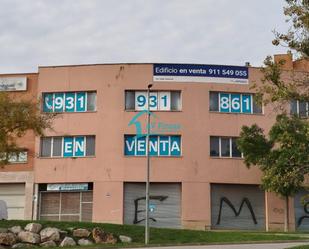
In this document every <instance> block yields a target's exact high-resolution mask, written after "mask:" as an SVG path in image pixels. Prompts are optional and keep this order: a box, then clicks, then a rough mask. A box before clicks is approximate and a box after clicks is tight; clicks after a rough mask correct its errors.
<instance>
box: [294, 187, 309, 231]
mask: <svg viewBox="0 0 309 249" xmlns="http://www.w3.org/2000/svg"><path fill="white" fill-rule="evenodd" d="M308 197H309V192H306V191H301V192H299V193H298V194H296V195H295V197H294V210H295V227H296V229H297V230H307V231H308V230H309V198H308Z"/></svg>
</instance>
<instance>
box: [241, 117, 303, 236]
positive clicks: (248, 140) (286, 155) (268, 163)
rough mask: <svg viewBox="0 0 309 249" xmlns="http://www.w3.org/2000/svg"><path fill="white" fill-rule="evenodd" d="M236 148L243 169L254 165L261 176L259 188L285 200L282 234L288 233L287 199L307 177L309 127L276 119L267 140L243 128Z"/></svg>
mask: <svg viewBox="0 0 309 249" xmlns="http://www.w3.org/2000/svg"><path fill="white" fill-rule="evenodd" d="M237 146H238V148H239V149H240V151H241V152H242V153H243V155H244V158H245V160H244V162H245V164H246V166H247V167H250V166H252V165H256V166H258V167H259V168H260V170H261V171H262V172H263V176H262V185H261V186H262V188H263V189H264V190H265V191H271V192H275V193H277V194H279V195H281V196H282V197H284V198H285V219H284V231H288V216H289V211H288V207H289V196H292V195H294V194H296V193H297V192H298V191H299V190H300V189H301V188H302V187H303V182H304V177H305V175H306V174H308V173H309V123H308V122H307V121H305V120H302V119H300V118H299V117H297V116H292V117H289V116H287V115H285V114H282V115H278V116H277V118H276V123H275V124H274V125H273V126H272V128H271V129H270V131H269V134H268V137H266V136H265V135H264V131H263V129H261V128H260V127H259V126H257V125H256V124H254V125H252V126H251V127H248V126H243V127H242V131H241V134H240V138H239V139H238V141H237Z"/></svg>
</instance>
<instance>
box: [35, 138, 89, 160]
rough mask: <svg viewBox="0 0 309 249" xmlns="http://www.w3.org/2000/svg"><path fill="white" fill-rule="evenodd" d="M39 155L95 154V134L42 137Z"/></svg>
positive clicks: (72, 155) (77, 155) (75, 155)
mask: <svg viewBox="0 0 309 249" xmlns="http://www.w3.org/2000/svg"><path fill="white" fill-rule="evenodd" d="M40 155H41V157H85V156H94V155H95V136H74V137H42V138H41V151H40Z"/></svg>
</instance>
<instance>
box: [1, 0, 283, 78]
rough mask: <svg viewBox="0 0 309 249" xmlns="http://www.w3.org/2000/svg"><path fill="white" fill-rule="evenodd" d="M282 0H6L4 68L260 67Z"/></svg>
mask: <svg viewBox="0 0 309 249" xmlns="http://www.w3.org/2000/svg"><path fill="white" fill-rule="evenodd" d="M283 3H284V1H276V0H271V1H269V0H260V1H253V0H247V1H243V0H233V1H229V0H194V1H189V0H148V1H144V0H130V1H125V0H114V1H108V0H44V1H43V0H27V1H23V0H0V7H1V8H0V20H1V22H0V58H1V60H0V73H9V72H28V71H29V72H35V71H37V66H38V65H63V64H83V63H108V62H176V63H177V62H181V63H205V64H212V63H214V64H235V65H243V64H244V63H245V61H250V62H251V63H252V64H253V65H261V63H262V61H263V58H265V56H266V55H268V54H273V53H278V52H284V51H285V50H284V49H283V48H276V47H273V46H272V45H271V40H272V38H273V34H272V33H271V31H272V30H273V29H274V28H275V27H277V28H278V29H283V30H284V29H285V28H286V24H285V22H284V19H285V18H284V16H283V11H282V8H283Z"/></svg>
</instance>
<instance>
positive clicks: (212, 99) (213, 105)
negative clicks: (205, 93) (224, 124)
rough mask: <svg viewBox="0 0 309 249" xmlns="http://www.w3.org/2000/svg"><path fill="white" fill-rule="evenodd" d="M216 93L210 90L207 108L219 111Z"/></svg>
mask: <svg viewBox="0 0 309 249" xmlns="http://www.w3.org/2000/svg"><path fill="white" fill-rule="evenodd" d="M218 101H219V100H218V93H214V92H211V93H210V94H209V110H210V111H219V103H218Z"/></svg>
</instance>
